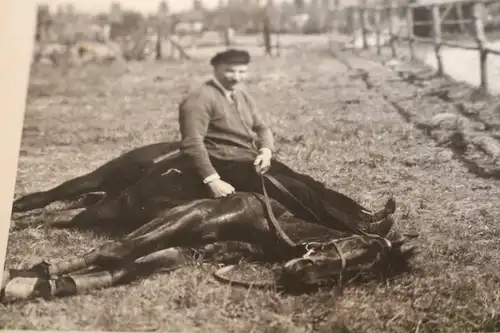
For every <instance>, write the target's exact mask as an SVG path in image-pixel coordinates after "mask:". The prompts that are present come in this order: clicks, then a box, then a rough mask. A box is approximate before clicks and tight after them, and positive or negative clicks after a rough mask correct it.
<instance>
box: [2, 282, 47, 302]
mask: <svg viewBox="0 0 500 333" xmlns="http://www.w3.org/2000/svg"><path fill="white" fill-rule="evenodd" d="M51 294H52V293H51V285H50V283H49V281H48V280H46V279H41V278H38V277H14V278H12V279H11V280H9V281H8V282H6V283H5V287H4V288H2V290H1V292H0V302H2V303H10V302H15V301H20V300H30V299H35V298H39V297H42V298H45V299H48V298H50V296H51Z"/></svg>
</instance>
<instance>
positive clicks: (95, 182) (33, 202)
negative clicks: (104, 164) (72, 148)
mask: <svg viewBox="0 0 500 333" xmlns="http://www.w3.org/2000/svg"><path fill="white" fill-rule="evenodd" d="M103 171H105V170H103V169H97V170H95V171H93V172H91V173H88V174H86V175H83V176H80V177H76V178H74V179H71V180H68V181H66V182H64V183H62V184H60V185H58V186H56V187H54V188H52V189H50V190H48V191H41V192H35V193H31V194H28V195H25V196H23V197H21V198H19V199H17V200H15V201H14V204H13V205H12V212H13V213H19V212H25V211H29V210H33V209H37V208H44V207H45V206H47V205H49V204H51V203H52V202H55V201H63V200H71V199H74V198H75V197H77V196H78V195H81V194H84V193H88V192H99V190H100V185H101V183H102V181H103V179H104V178H105V176H106V172H103Z"/></svg>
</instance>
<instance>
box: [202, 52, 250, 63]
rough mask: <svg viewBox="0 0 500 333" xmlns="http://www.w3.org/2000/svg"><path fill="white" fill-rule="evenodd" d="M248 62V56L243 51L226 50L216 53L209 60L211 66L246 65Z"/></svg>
mask: <svg viewBox="0 0 500 333" xmlns="http://www.w3.org/2000/svg"><path fill="white" fill-rule="evenodd" d="M249 62H250V54H249V53H248V52H247V51H245V50H237V49H228V50H225V51H222V52H219V53H217V54H216V55H214V56H213V57H212V59H210V64H211V65H212V66H215V65H219V64H228V65H247V64H248V63H249Z"/></svg>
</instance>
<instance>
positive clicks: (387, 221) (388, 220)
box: [365, 214, 394, 237]
mask: <svg viewBox="0 0 500 333" xmlns="http://www.w3.org/2000/svg"><path fill="white" fill-rule="evenodd" d="M393 226H394V217H393V215H392V214H389V215H387V216H386V217H385V218H384V219H383V220H382V221H380V222H375V223H371V224H368V225H367V227H366V229H365V231H366V232H367V233H370V234H375V235H379V236H382V237H385V236H387V234H389V232H390V231H391V229H392V227H393Z"/></svg>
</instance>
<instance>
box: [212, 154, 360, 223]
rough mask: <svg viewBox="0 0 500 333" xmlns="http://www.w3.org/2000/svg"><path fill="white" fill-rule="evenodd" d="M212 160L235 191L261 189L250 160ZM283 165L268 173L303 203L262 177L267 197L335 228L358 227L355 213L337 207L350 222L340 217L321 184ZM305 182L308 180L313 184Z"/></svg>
mask: <svg viewBox="0 0 500 333" xmlns="http://www.w3.org/2000/svg"><path fill="white" fill-rule="evenodd" d="M212 163H213V165H214V167H215V169H216V170H217V172H218V173H219V175H220V176H221V178H222V180H224V181H226V182H228V183H229V184H231V185H232V186H233V187H234V188H235V189H236V190H237V191H244V192H258V193H262V186H261V180H260V175H258V174H257V173H256V172H255V167H254V165H253V162H252V161H244V162H243V161H242V162H238V161H220V160H213V161H212ZM283 166H284V165H283V164H281V163H273V164H272V165H271V168H270V170H269V171H268V174H269V175H271V176H273V177H274V178H276V179H277V180H278V181H279V182H280V183H281V184H282V185H283V186H284V187H285V188H286V189H287V190H288V191H289V192H290V193H291V194H292V195H293V196H294V197H295V198H296V199H297V200H299V201H300V202H301V203H302V204H300V203H298V202H297V201H296V200H295V199H294V198H292V197H290V195H289V194H287V193H285V192H283V191H282V190H281V189H279V188H277V187H275V186H274V184H272V183H271V182H269V181H268V180H267V179H265V184H266V189H267V192H268V194H269V196H270V197H272V198H273V199H275V200H277V201H279V202H280V203H282V204H283V205H284V206H285V207H286V208H288V209H289V210H290V211H291V212H292V213H294V214H295V215H297V216H298V217H300V218H303V219H305V220H308V221H310V222H313V223H318V222H319V223H323V224H326V225H327V226H329V227H331V228H335V229H338V230H346V231H347V230H352V229H353V228H354V229H357V228H358V223H357V222H358V221H357V218H356V217H352V216H349V214H342V213H343V211H342V210H341V211H340V213H341V214H340V215H344V216H343V217H347V219H348V221H344V222H347V223H348V225H349V226H346V225H345V223H344V222H343V221H342V220H343V218H339V214H338V213H337V211H336V207H333V206H332V205H331V204H330V203H329V202H328V200H325V198H326V199H328V196H327V195H326V194H325V193H324V192H326V191H325V190H326V188H325V187H324V186H323V187H322V188H321V186H319V185H317V184H314V183H313V182H310V181H307V180H306V178H305V177H304V176H303V175H300V174H296V173H294V172H293V171H292V170H291V169H289V168H287V167H286V166H285V167H283ZM311 179H312V178H311ZM308 183H311V185H312V186H311V185H310V184H308ZM332 192H333V191H332ZM339 205H340V204H339ZM304 206H305V207H307V209H306V208H304ZM311 212H312V213H313V214H314V215H315V216H313V215H312V214H311ZM316 218H318V219H319V220H320V221H318V220H317V219H316Z"/></svg>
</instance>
